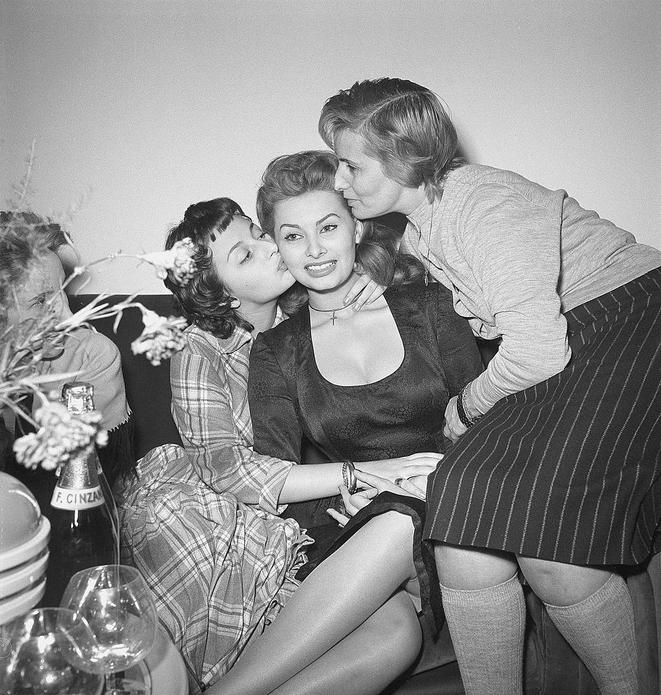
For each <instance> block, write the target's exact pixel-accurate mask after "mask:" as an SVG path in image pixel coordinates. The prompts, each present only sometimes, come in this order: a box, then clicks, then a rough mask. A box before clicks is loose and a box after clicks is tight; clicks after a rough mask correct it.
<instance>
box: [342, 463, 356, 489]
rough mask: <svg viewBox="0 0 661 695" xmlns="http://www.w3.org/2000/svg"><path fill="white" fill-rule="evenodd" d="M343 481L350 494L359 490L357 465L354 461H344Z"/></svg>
mask: <svg viewBox="0 0 661 695" xmlns="http://www.w3.org/2000/svg"><path fill="white" fill-rule="evenodd" d="M342 481H343V482H344V487H346V489H347V490H348V491H349V494H350V495H353V494H354V492H356V491H357V490H358V481H357V480H356V467H355V466H354V465H353V461H344V462H343V463H342Z"/></svg>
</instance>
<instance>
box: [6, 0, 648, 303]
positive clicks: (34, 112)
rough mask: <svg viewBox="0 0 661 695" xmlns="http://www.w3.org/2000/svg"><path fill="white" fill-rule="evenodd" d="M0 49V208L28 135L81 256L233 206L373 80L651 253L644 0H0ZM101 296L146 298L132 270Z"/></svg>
mask: <svg viewBox="0 0 661 695" xmlns="http://www.w3.org/2000/svg"><path fill="white" fill-rule="evenodd" d="M0 40H1V41H2V45H1V48H0V129H1V133H0V156H1V158H2V160H1V163H2V171H1V174H0V175H1V177H2V178H1V179H0V197H1V198H2V199H6V198H9V197H10V196H11V189H12V186H14V185H16V184H17V183H18V182H19V181H20V179H21V177H22V175H23V173H24V161H25V158H26V157H27V155H28V152H29V150H30V146H31V142H32V140H33V138H34V139H36V150H35V152H36V157H35V162H34V169H33V173H32V179H31V183H32V192H31V196H30V201H31V205H32V207H33V208H34V209H35V210H37V211H39V212H42V213H46V214H55V215H56V216H59V217H62V216H64V218H65V219H66V217H67V210H69V209H70V208H72V209H73V214H72V216H71V221H70V222H68V227H69V229H70V231H71V233H72V235H73V237H74V240H75V241H76V243H77V245H78V246H79V248H80V250H81V253H82V255H83V258H84V259H85V260H86V261H90V260H92V259H95V258H99V257H100V256H103V255H106V254H108V253H112V252H114V251H117V250H118V249H121V250H122V251H124V252H126V253H140V252H143V251H151V250H160V249H161V248H162V245H163V240H164V236H165V233H166V230H167V229H168V227H169V226H171V225H173V224H175V223H176V222H177V221H178V220H179V219H181V217H182V215H183V212H184V210H185V208H186V207H187V205H189V204H190V203H192V202H195V201H198V200H204V199H208V198H212V197H217V196H220V195H227V196H230V197H233V198H235V199H236V200H237V201H238V202H239V203H241V204H242V205H243V206H244V208H245V209H246V212H248V213H249V214H253V212H254V197H255V192H256V189H257V186H258V183H259V177H260V175H261V172H262V170H263V169H264V167H265V165H266V164H267V162H268V161H269V160H270V159H271V158H272V157H274V156H276V155H278V154H282V153H285V152H294V151H297V150H300V149H306V148H317V147H322V146H323V143H322V141H321V139H320V138H319V136H318V134H317V119H318V115H319V110H320V108H321V106H322V104H323V102H324V100H325V99H326V98H327V97H329V96H330V95H331V94H334V93H335V92H337V91H338V90H339V89H342V88H345V87H348V86H350V85H351V84H352V83H353V82H354V81H356V80H360V79H365V78H369V77H378V76H383V75H389V76H399V77H405V78H408V79H411V80H413V81H416V82H419V83H421V84H424V85H426V86H428V87H431V88H432V89H433V90H434V91H436V92H437V93H438V94H439V95H440V96H441V97H442V98H443V99H444V100H445V102H446V103H447V105H448V107H449V109H450V112H451V114H452V116H453V118H454V120H455V123H456V124H457V127H458V130H459V133H460V137H461V142H462V145H463V149H464V151H465V152H466V154H467V155H468V157H469V159H470V160H471V161H474V162H480V163H483V164H491V165H494V166H499V167H503V168H510V169H514V170H516V171H518V172H520V173H521V174H523V175H525V176H528V177H529V178H532V179H533V180H536V181H538V182H540V183H542V184H544V185H546V186H549V187H551V188H565V189H566V190H567V191H568V192H569V193H570V195H572V196H573V197H575V198H577V199H578V200H579V202H580V203H581V204H582V205H583V206H584V207H588V208H592V209H596V210H597V211H599V212H600V213H601V214H602V216H604V217H608V218H609V219H611V220H613V221H614V222H615V223H617V224H619V225H620V226H622V227H625V228H627V229H629V230H630V231H632V232H633V233H634V234H635V235H636V237H637V238H638V240H639V241H642V242H645V243H649V244H653V245H656V246H660V245H661V87H660V85H661V49H660V48H659V46H660V45H661V3H659V2H658V0H636V1H635V2H634V1H631V2H629V1H625V0H620V1H618V0H611V1H604V2H591V1H589V0H587V1H586V0H554V1H553V2H549V1H548V0H535V1H533V0H529V1H524V0H499V1H498V0H490V1H483V2H478V1H477V0H436V1H432V0H406V1H403V0H362V1H360V2H355V1H352V0H343V1H341V2H329V1H328V0H300V1H295V0H263V1H257V0H225V1H220V0H219V1H217V2H202V1H200V0H181V1H179V2H175V1H165V0H164V1H154V0H149V1H146V0H144V1H138V0H136V1H134V2H126V0H124V1H122V0H114V1H109V2H100V1H99V0H78V1H72V0H50V1H43V2H34V1H31V0H23V1H17V0H0ZM101 289H105V290H109V291H112V292H130V291H142V292H161V291H165V290H164V288H163V286H162V284H161V282H160V281H159V280H158V279H156V278H155V277H154V276H153V274H152V273H151V272H150V270H149V269H147V268H140V269H139V270H137V271H136V263H135V262H134V261H132V260H116V261H113V262H112V263H110V264H104V265H101V266H98V267H96V268H95V270H94V277H93V279H92V282H91V284H89V285H88V286H87V288H86V291H98V290H101Z"/></svg>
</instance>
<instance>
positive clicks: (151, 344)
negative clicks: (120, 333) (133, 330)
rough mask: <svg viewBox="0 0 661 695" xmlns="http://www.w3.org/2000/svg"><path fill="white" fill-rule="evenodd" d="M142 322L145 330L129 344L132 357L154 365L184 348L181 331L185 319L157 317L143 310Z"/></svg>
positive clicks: (151, 312) (184, 324)
mask: <svg viewBox="0 0 661 695" xmlns="http://www.w3.org/2000/svg"><path fill="white" fill-rule="evenodd" d="M142 320H143V323H144V324H145V328H144V330H143V331H142V333H141V334H140V336H139V337H138V338H136V339H135V340H134V341H133V342H132V343H131V350H132V351H133V354H134V355H143V354H144V356H145V357H146V358H147V359H148V360H149V361H150V362H151V363H152V364H153V365H154V366H158V365H159V364H160V363H161V361H162V360H165V359H168V358H169V357H171V356H172V355H173V354H174V353H175V352H178V351H179V350H181V349H182V348H183V346H184V342H185V341H184V336H183V333H182V332H183V330H184V328H186V325H187V324H186V319H183V318H181V317H180V316H169V317H167V318H166V317H165V316H159V315H158V314H157V313H155V312H153V311H151V310H149V309H144V310H143V312H142Z"/></svg>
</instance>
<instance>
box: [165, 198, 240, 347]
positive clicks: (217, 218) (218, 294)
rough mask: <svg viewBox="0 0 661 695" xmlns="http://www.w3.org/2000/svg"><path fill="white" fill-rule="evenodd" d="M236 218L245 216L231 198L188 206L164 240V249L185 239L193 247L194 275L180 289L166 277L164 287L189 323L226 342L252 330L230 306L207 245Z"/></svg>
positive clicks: (226, 291) (215, 199) (232, 298)
mask: <svg viewBox="0 0 661 695" xmlns="http://www.w3.org/2000/svg"><path fill="white" fill-rule="evenodd" d="M235 217H245V218H247V219H249V218H248V216H247V215H246V214H245V213H244V212H243V210H242V209H241V207H240V206H239V204H238V203H235V202H234V201H233V200H231V199H230V198H214V199H213V200H205V201H202V202H199V203H194V204H193V205H190V206H189V207H188V209H187V210H186V212H185V214H184V219H183V220H182V221H181V222H180V223H179V224H178V225H177V226H176V227H173V228H172V229H171V230H170V231H169V232H168V236H167V240H166V242H165V248H166V249H171V248H172V247H173V246H174V244H175V243H176V242H177V241H181V240H182V239H185V238H186V237H188V238H189V239H191V240H192V241H193V243H194V244H195V247H196V248H195V253H194V255H193V259H194V261H195V265H196V268H197V272H196V273H195V276H194V277H193V278H192V280H191V281H190V282H189V283H188V284H187V285H183V286H182V285H179V284H178V283H177V282H175V281H174V280H173V278H171V277H170V275H168V277H166V278H165V280H164V283H165V286H166V287H167V288H168V289H169V290H170V292H172V294H173V295H174V296H175V299H176V300H177V302H178V304H179V307H180V309H181V312H182V314H183V315H184V316H185V317H186V318H187V319H188V321H190V322H191V323H193V324H195V325H196V326H199V327H200V328H201V329H203V330H205V331H208V332H209V333H212V334H213V335H215V336H217V337H218V338H229V337H230V336H231V335H232V333H233V332H234V329H235V328H236V327H237V326H238V327H240V328H244V329H246V330H247V331H252V329H253V326H252V325H251V324H250V323H249V322H248V321H246V320H245V319H244V318H243V317H242V316H241V314H239V313H238V312H237V311H236V309H235V308H234V307H233V306H232V302H233V300H234V299H235V298H234V297H233V296H232V295H231V294H230V292H229V290H228V289H227V287H226V286H225V284H224V283H223V281H222V279H221V278H220V277H219V275H218V272H217V271H216V266H215V264H214V262H213V253H212V251H211V249H210V248H209V243H210V242H212V241H215V240H216V234H222V232H224V231H225V230H226V229H227V227H229V225H230V224H231V222H232V220H233V219H234V218H235Z"/></svg>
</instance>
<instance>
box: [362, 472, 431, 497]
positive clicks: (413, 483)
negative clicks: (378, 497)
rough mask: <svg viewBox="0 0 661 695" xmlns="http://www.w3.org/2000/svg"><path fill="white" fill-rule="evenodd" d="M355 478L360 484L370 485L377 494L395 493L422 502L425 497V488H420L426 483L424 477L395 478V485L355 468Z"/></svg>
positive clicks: (425, 477)
mask: <svg viewBox="0 0 661 695" xmlns="http://www.w3.org/2000/svg"><path fill="white" fill-rule="evenodd" d="M356 478H357V479H358V480H360V481H361V482H362V483H365V484H367V485H370V486H371V487H372V488H374V489H375V490H376V491H377V492H395V493H397V494H398V495H407V496H408V497H417V498H418V499H421V500H424V499H425V497H426V492H425V488H424V487H422V486H423V485H426V483H427V476H426V475H416V476H413V477H412V478H397V482H396V483H391V482H390V480H387V479H386V478H381V477H380V476H378V475H372V474H371V473H366V472H365V471H361V470H360V469H358V468H356Z"/></svg>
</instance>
